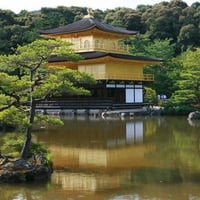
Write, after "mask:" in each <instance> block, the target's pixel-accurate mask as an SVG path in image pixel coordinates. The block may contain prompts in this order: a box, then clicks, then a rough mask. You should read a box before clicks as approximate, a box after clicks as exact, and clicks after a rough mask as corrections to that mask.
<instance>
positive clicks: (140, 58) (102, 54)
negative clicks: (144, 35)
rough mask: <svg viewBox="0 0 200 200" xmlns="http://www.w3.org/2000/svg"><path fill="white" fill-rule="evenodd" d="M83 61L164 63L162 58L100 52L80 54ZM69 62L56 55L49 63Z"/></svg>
mask: <svg viewBox="0 0 200 200" xmlns="http://www.w3.org/2000/svg"><path fill="white" fill-rule="evenodd" d="M79 55H80V56H81V57H83V60H88V59H96V58H103V57H107V56H109V57H112V58H120V59H125V60H135V61H146V62H162V61H163V59H161V58H151V57H145V56H133V55H127V54H117V53H107V52H99V51H92V52H82V53H79ZM64 61H68V60H67V58H62V57H58V56H56V55H54V56H52V57H51V58H50V59H49V62H64Z"/></svg>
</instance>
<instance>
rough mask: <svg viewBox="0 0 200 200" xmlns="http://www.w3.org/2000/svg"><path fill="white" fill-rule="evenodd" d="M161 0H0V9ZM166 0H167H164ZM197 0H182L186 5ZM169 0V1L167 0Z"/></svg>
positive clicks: (121, 4) (128, 4)
mask: <svg viewBox="0 0 200 200" xmlns="http://www.w3.org/2000/svg"><path fill="white" fill-rule="evenodd" d="M161 1H162V0H107V1H104V0H33V1H30V0H0V9H9V10H12V11H13V12H15V13H19V12H20V11H21V10H28V11H34V10H40V8H41V7H57V6H79V7H89V8H92V9H97V8H98V9H100V10H106V9H113V8H116V7H128V8H133V9H134V8H136V7H137V5H140V4H144V5H154V4H156V3H159V2H161ZM166 1H168V0H166ZM197 1H199V0H184V2H186V3H187V4H188V5H191V4H192V3H194V2H197ZM168 2H169V1H168Z"/></svg>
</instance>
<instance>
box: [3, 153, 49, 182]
mask: <svg viewBox="0 0 200 200" xmlns="http://www.w3.org/2000/svg"><path fill="white" fill-rule="evenodd" d="M52 172H53V165H52V163H47V162H46V158H45V157H44V156H40V155H37V156H34V158H31V159H30V160H24V159H17V160H12V161H10V160H8V161H7V162H6V163H4V164H3V165H0V183H20V182H29V181H45V180H48V179H49V178H50V176H51V174H52Z"/></svg>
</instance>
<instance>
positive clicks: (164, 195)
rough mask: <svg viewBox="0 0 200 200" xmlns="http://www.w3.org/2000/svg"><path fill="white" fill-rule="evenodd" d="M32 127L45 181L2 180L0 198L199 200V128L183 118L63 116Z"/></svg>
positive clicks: (19, 199)
mask: <svg viewBox="0 0 200 200" xmlns="http://www.w3.org/2000/svg"><path fill="white" fill-rule="evenodd" d="M63 120H64V126H60V127H55V126H49V127H47V128H46V129H44V130H41V131H37V132H34V140H36V141H42V142H45V143H46V144H47V145H48V146H49V149H50V150H51V152H52V155H53V162H54V169H55V171H54V173H53V175H52V178H51V180H50V181H49V182H48V183H39V184H38V183H37V184H33V183H30V184H26V185H24V184H15V185H8V184H2V185H1V186H0V199H1V200H46V199H48V200H66V199H67V200H68V199H69V200H79V199H81V200H104V199H105V200H144V199H145V200H147V199H148V200H160V199H161V200H171V199H174V200H179V199H180V200H198V199H199V200H200V189H199V188H200V127H199V125H200V124H199V123H197V124H192V123H190V122H188V121H187V118H186V117H134V118H124V119H121V118H106V119H101V118H85V117H82V116H78V117H76V118H71V117H69V118H67V117H66V118H64V119H63Z"/></svg>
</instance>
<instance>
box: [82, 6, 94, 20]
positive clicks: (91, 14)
mask: <svg viewBox="0 0 200 200" xmlns="http://www.w3.org/2000/svg"><path fill="white" fill-rule="evenodd" d="M87 13H88V14H87V15H85V16H84V17H83V18H94V17H93V14H94V11H93V10H92V9H91V8H88V9H87Z"/></svg>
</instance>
